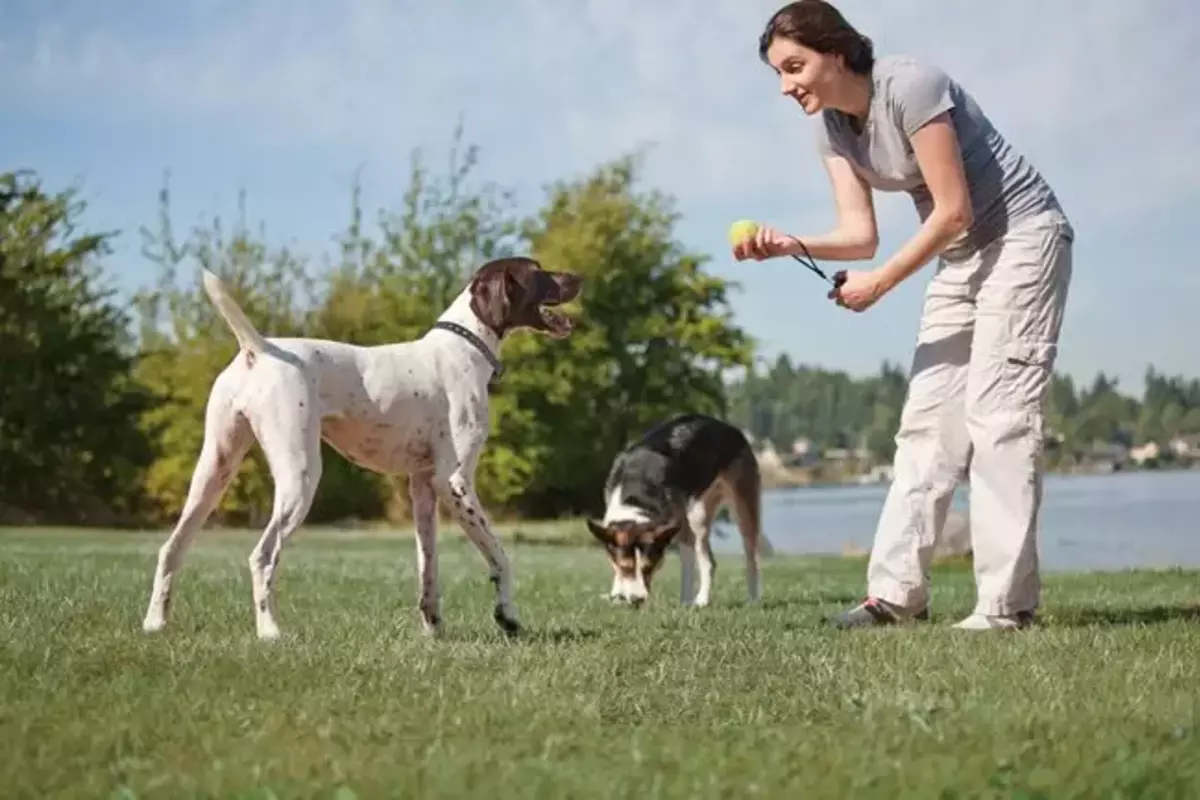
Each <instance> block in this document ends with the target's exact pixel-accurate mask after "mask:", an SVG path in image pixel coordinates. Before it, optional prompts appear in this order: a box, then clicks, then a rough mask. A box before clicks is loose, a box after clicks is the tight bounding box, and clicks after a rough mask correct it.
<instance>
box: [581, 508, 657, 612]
mask: <svg viewBox="0 0 1200 800" xmlns="http://www.w3.org/2000/svg"><path fill="white" fill-rule="evenodd" d="M587 527H588V530H589V531H591V532H592V535H593V536H595V537H596V539H598V540H599V542H600V544H602V545H604V550H605V552H606V553H607V554H608V560H609V563H610V564H611V565H612V569H613V584H612V589H611V591H610V592H609V595H608V596H609V599H610V600H613V601H616V602H622V603H629V604H630V605H633V606H635V607H636V606H640V605H641V604H642V603H644V602H645V601H646V600H648V599H649V598H650V584H651V582H652V581H653V580H654V575H655V573H657V572H658V570H659V568H660V567H662V564H663V557H664V556H665V555H666V554H667V548H668V547H669V546H670V544H671V540H672V539H674V538H675V535H676V534H678V533H679V529H680V524H679V523H675V522H669V523H657V522H649V521H645V520H632V521H611V522H607V523H604V524H602V523H599V522H596V521H595V520H593V519H589V520H588V521H587Z"/></svg>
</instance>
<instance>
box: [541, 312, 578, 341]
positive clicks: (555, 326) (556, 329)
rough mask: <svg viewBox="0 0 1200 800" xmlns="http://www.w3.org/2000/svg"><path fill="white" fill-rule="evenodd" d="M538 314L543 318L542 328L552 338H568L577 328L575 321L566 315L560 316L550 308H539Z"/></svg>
mask: <svg viewBox="0 0 1200 800" xmlns="http://www.w3.org/2000/svg"><path fill="white" fill-rule="evenodd" d="M538 313H539V315H540V316H541V318H542V327H543V328H545V330H546V331H547V332H548V333H549V334H550V335H551V336H555V337H563V336H566V335H567V334H569V333H570V332H571V330H572V329H573V328H574V327H575V321H574V320H573V319H571V318H570V317H568V316H567V315H566V314H560V313H559V312H557V311H555V310H554V309H552V308H550V307H549V306H538Z"/></svg>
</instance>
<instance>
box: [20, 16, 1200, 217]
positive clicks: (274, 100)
mask: <svg viewBox="0 0 1200 800" xmlns="http://www.w3.org/2000/svg"><path fill="white" fill-rule="evenodd" d="M195 2H197V3H198V2H199V0H195ZM776 5H777V4H776V3H775V2H772V3H765V2H755V3H744V2H736V1H735V0H725V1H724V2H710V3H706V4H704V7H703V10H700V9H701V7H700V6H698V5H697V4H695V3H692V2H684V0H658V1H657V2H655V3H652V4H651V3H644V2H634V0H587V1H586V2H583V3H577V4H560V3H558V2H556V1H555V2H552V0H518V2H515V3H506V4H503V8H501V7H500V6H499V5H476V6H473V7H471V8H470V9H469V10H468V9H467V7H466V6H463V5H458V4H451V3H446V4H432V3H431V4H419V5H418V4H411V3H404V4H401V3H396V2H386V0H350V1H349V2H346V3H344V4H343V5H342V6H341V8H339V9H338V11H337V12H336V13H335V12H334V11H333V10H332V7H331V6H329V5H327V4H317V3H289V2H286V0H261V1H260V2H256V3H247V4H244V5H232V4H221V5H219V6H217V7H216V8H215V10H214V11H213V13H212V16H210V17H209V18H207V20H206V21H205V22H203V23H202V24H196V22H195V20H196V19H199V18H201V16H202V15H201V14H199V13H193V14H189V15H187V16H186V20H184V22H186V23H187V24H175V25H174V26H172V22H176V23H178V22H179V20H178V19H177V18H171V17H168V16H165V15H166V14H167V13H168V12H167V11H165V10H164V11H163V12H162V13H163V14H164V18H163V20H162V25H160V26H154V25H148V24H145V23H143V25H142V26H141V28H140V29H133V28H131V27H130V26H129V25H124V26H122V25H121V24H120V21H119V20H117V21H114V22H111V23H103V22H95V21H90V22H87V23H74V24H73V23H72V21H71V20H70V19H60V20H55V19H50V18H46V19H43V20H42V22H41V24H39V25H38V26H37V28H36V32H35V36H34V38H33V41H32V44H31V45H29V44H23V43H22V41H21V39H22V32H21V31H19V30H10V32H9V33H8V34H4V37H5V38H6V39H7V41H5V42H0V44H3V49H2V50H0V68H2V70H3V73H4V74H6V75H8V76H10V78H9V79H8V80H6V82H5V83H6V84H7V89H6V91H5V94H6V95H10V97H11V95H12V94H13V93H20V92H22V91H24V92H25V93H26V99H27V100H29V99H34V100H36V101H37V102H49V103H55V102H58V103H66V102H76V101H87V100H93V101H96V102H97V103H102V104H105V105H111V106H112V108H113V109H114V111H113V112H112V113H120V114H136V115H145V116H152V117H161V116H164V115H168V114H184V115H192V116H195V117H199V118H205V119H211V120H214V121H219V122H221V123H223V124H233V125H240V126H244V127H245V128H246V131H247V135H258V136H267V137H270V138H271V139H272V140H274V141H279V142H286V141H302V142H304V141H307V142H316V143H329V144H331V145H337V146H341V147H345V148H354V149H356V150H357V151H359V152H361V154H362V155H363V157H365V158H367V159H372V160H391V161H393V162H402V161H403V160H405V159H406V158H407V154H408V150H409V147H410V146H411V145H412V144H415V143H418V142H424V141H427V140H430V139H434V138H438V137H440V136H444V133H445V131H446V130H447V129H448V127H449V126H450V125H451V124H453V121H454V120H455V119H456V118H457V116H458V115H459V113H460V112H465V114H466V119H467V126H468V133H469V134H474V135H475V136H476V138H480V139H486V140H487V141H488V143H489V148H490V150H491V151H492V153H493V158H496V159H498V160H503V161H504V162H505V163H509V164H516V165H521V166H522V167H524V168H525V169H527V170H529V171H531V172H534V173H537V174H542V175H546V174H554V173H555V172H561V171H563V170H576V169H582V168H586V167H587V166H589V165H590V164H592V163H595V161H597V160H599V159H603V158H608V157H611V156H613V155H616V154H617V153H619V152H623V151H626V150H628V149H629V148H631V147H633V146H636V145H638V144H640V143H644V142H653V143H655V144H656V147H655V148H654V150H652V158H651V162H650V166H651V170H652V176H653V178H654V180H655V181H656V183H660V184H662V185H664V186H665V188H668V189H670V190H672V191H674V192H676V193H677V194H679V195H680V196H681V197H684V198H686V200H687V202H688V203H691V204H696V205H700V206H702V205H704V204H706V203H708V202H713V201H723V200H727V199H728V198H730V197H731V196H733V197H738V196H741V197H746V198H753V199H754V200H755V201H756V202H757V203H758V204H760V205H764V206H778V207H789V208H798V207H802V206H803V205H806V204H808V203H815V204H818V205H820V206H824V205H826V204H827V202H828V201H827V187H826V185H825V178H824V175H823V174H822V173H821V172H820V171H819V168H818V167H817V166H816V162H815V159H814V158H813V154H812V149H811V134H810V125H809V124H808V121H806V120H803V119H800V118H799V115H798V112H797V111H796V110H795V109H794V108H792V107H790V105H789V103H788V101H785V100H783V99H781V98H779V97H778V95H777V92H776V88H775V81H774V76H773V75H772V74H771V73H770V71H769V70H768V69H767V68H766V67H765V66H763V65H762V64H761V63H759V62H758V60H757V57H756V53H755V44H756V39H757V35H758V32H759V30H760V28H761V25H762V24H763V22H764V21H765V19H766V17H767V16H768V14H769V13H770V12H771V11H772V10H774V8H775V7H776ZM210 7H211V4H210ZM842 7H843V10H844V11H845V13H846V14H847V16H848V18H849V19H850V20H851V21H852V22H854V23H856V24H857V25H859V26H860V27H861V28H862V29H863V30H864V31H865V32H867V33H868V34H869V35H871V36H872V37H873V38H874V39H875V41H876V44H877V48H878V50H879V51H880V52H895V51H904V52H910V53H914V54H917V55H920V56H921V57H924V58H928V59H930V60H932V61H935V62H936V63H939V64H941V65H943V66H944V67H945V68H946V69H947V70H949V71H950V72H951V73H952V74H953V75H955V76H956V77H958V78H959V79H960V80H961V81H962V82H963V83H964V85H965V86H966V87H967V88H968V90H969V91H971V92H973V93H974V94H975V95H976V97H977V98H978V99H979V100H980V101H981V103H982V104H983V105H984V107H985V109H986V110H987V111H988V112H989V113H990V114H992V115H993V117H994V118H995V120H996V121H997V123H998V125H999V126H1000V128H1001V130H1002V131H1003V132H1004V133H1006V134H1007V135H1008V136H1009V137H1010V138H1012V139H1013V140H1014V142H1015V143H1016V145H1017V147H1018V148H1020V149H1022V150H1024V151H1026V152H1028V153H1029V154H1030V156H1031V157H1032V158H1034V160H1035V161H1036V162H1037V163H1038V164H1039V165H1041V166H1042V167H1043V168H1044V169H1045V170H1046V171H1047V173H1049V174H1050V175H1051V176H1052V177H1053V179H1054V182H1055V184H1056V185H1057V186H1059V187H1060V192H1061V193H1062V194H1063V195H1065V197H1064V199H1065V200H1066V201H1067V202H1068V204H1069V206H1070V207H1072V208H1075V207H1078V206H1079V205H1080V204H1085V205H1086V206H1087V213H1089V214H1098V215H1101V216H1102V217H1103V218H1104V219H1106V220H1107V219H1111V218H1112V217H1114V216H1119V217H1121V218H1125V219H1127V218H1128V217H1129V215H1131V214H1132V215H1137V214H1142V213H1150V212H1153V211H1154V210H1155V209H1156V208H1158V207H1159V206H1160V204H1162V203H1169V202H1171V197H1170V195H1174V194H1178V193H1180V192H1194V191H1195V190H1194V187H1195V186H1196V184H1197V178H1198V177H1200V167H1198V166H1197V164H1198V163H1200V162H1197V161H1196V160H1195V159H1193V158H1192V157H1191V152H1192V149H1191V148H1192V147H1193V146H1194V142H1196V141H1200V108H1198V107H1197V106H1196V105H1195V104H1194V103H1191V102H1187V101H1186V100H1185V98H1188V97H1191V98H1195V97H1197V96H1200V91H1198V90H1200V83H1198V82H1197V79H1196V77H1195V75H1196V73H1195V70H1194V69H1192V68H1191V65H1190V61H1188V60H1187V59H1188V54H1189V52H1190V50H1189V47H1190V43H1192V42H1194V41H1195V37H1196V34H1197V31H1198V30H1200V25H1198V24H1197V15H1196V13H1195V12H1194V11H1193V10H1192V7H1191V6H1190V5H1189V4H1188V2H1187V0H1163V2H1159V3H1156V4H1155V6H1154V9H1155V11H1154V13H1148V12H1147V11H1146V10H1144V9H1143V8H1142V6H1141V5H1140V4H1131V3H1110V2H1097V3H1092V4H1089V5H1088V8H1087V11H1086V13H1084V12H1083V11H1082V10H1081V7H1080V6H1079V5H1078V4H1077V3H1075V2H1067V1H1066V0H1058V1H1057V2H1033V1H1032V0H1017V1H1014V2H1009V3H1004V4H991V5H981V4H969V6H968V5H967V4H951V5H947V4H945V3H943V2H936V0H924V1H923V2H916V1H915V0H914V1H913V2H908V3H905V4H904V5H903V7H901V6H899V5H895V4H889V5H885V6H882V7H881V6H880V4H878V3H868V2H866V0H847V1H846V2H845V3H844V4H843V6H842ZM162 8H164V9H165V8H166V6H163V7H162ZM199 8H203V6H199ZM193 10H196V9H193ZM1118 187H1120V188H1118ZM1114 193H1116V194H1120V195H1122V197H1121V198H1120V202H1112V197H1111V196H1112V195H1113V194H1114ZM821 213H822V215H824V214H825V212H821Z"/></svg>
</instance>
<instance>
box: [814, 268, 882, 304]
mask: <svg viewBox="0 0 1200 800" xmlns="http://www.w3.org/2000/svg"><path fill="white" fill-rule="evenodd" d="M841 274H842V275H844V276H845V280H844V281H842V283H841V284H840V285H838V286H835V287H834V288H833V289H831V290H830V291H829V295H828V296H829V299H830V300H833V301H834V302H835V303H837V304H838V305H839V306H841V307H842V308H848V309H850V310H851V311H866V310H867V309H868V308H870V307H871V306H873V305H874V304H875V302H876V301H877V300H879V298H881V297H883V296H884V295H885V294H886V293H887V289H888V287H887V285H886V283H885V281H884V280H883V276H881V275H880V274H879V271H878V270H871V271H869V272H860V271H858V270H846V271H844V272H842V273H841Z"/></svg>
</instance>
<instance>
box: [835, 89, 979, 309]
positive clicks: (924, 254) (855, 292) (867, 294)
mask: <svg viewBox="0 0 1200 800" xmlns="http://www.w3.org/2000/svg"><path fill="white" fill-rule="evenodd" d="M910 141H911V142H912V145H913V153H914V155H915V156H916V158H917V165H918V166H919V167H920V169H921V175H922V177H923V178H924V179H925V184H926V186H928V187H929V193H930V195H931V196H932V197H933V209H932V210H931V211H930V212H929V216H928V217H926V218H925V222H924V223H923V224H922V225H921V227H920V228H919V229H918V230H917V232H916V234H915V235H914V236H913V237H912V238H911V239H909V240H908V241H907V242H906V243H905V244H904V246H903V247H901V248H900V249H899V250H897V251H896V252H895V253H894V254H892V256H891V257H890V258H888V260H887V261H885V262H884V263H883V265H882V266H880V267H878V268H876V269H873V270H871V271H869V272H847V273H846V274H845V280H844V282H843V283H842V284H841V286H838V287H835V288H834V289H833V290H832V291H830V292H829V297H830V298H832V299H834V300H836V301H837V303H838V305H841V306H845V307H846V308H849V309H851V310H853V311H865V310H866V309H868V308H870V307H871V306H872V305H874V303H875V301H877V300H878V299H879V298H880V297H883V295H885V294H887V293H888V292H889V291H891V290H892V289H894V288H895V287H896V285H897V284H899V283H900V282H901V281H903V280H904V279H905V278H907V277H908V276H909V275H912V274H913V273H914V272H916V271H917V270H918V269H920V268H921V267H923V266H924V265H925V264H926V263H928V262H929V260H930V259H932V258H933V257H934V256H935V255H937V254H938V253H940V252H941V251H942V250H943V249H945V247H946V245H948V244H950V243H951V242H952V241H954V240H955V239H956V238H958V236H960V235H961V234H962V232H963V231H965V230H967V228H969V227H971V221H972V211H971V195H970V192H969V191H968V189H967V178H966V174H965V172H964V170H963V165H962V156H961V155H960V154H959V148H958V134H956V133H955V131H954V124H953V123H952V122H951V120H950V112H948V111H944V112H942V113H940V114H938V115H937V116H935V117H934V118H933V119H931V120H930V121H929V122H928V123H926V124H924V125H922V126H921V127H920V128H918V129H917V130H916V131H914V132H913V134H912V136H911V137H910Z"/></svg>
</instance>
